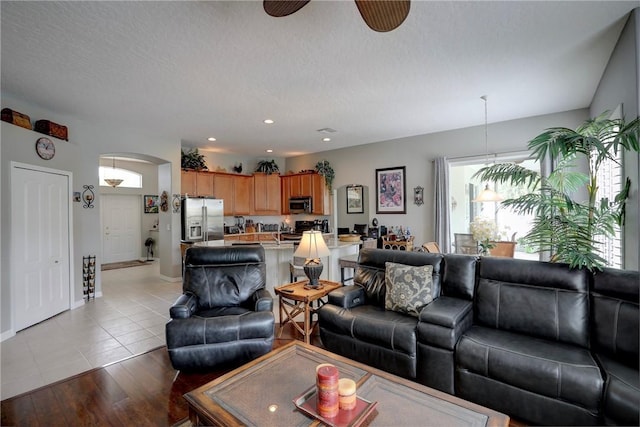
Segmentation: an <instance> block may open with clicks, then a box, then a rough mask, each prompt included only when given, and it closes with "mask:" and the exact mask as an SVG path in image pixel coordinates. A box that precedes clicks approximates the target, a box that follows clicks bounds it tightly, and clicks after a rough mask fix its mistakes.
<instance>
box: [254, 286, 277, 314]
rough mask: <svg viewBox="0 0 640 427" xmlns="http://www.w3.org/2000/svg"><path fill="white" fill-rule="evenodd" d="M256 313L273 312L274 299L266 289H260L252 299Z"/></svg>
mask: <svg viewBox="0 0 640 427" xmlns="http://www.w3.org/2000/svg"><path fill="white" fill-rule="evenodd" d="M251 301H253V310H254V311H273V297H272V296H271V292H269V291H268V290H266V289H258V290H257V291H255V292H254V293H253V295H252V297H251Z"/></svg>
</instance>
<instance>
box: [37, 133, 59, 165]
mask: <svg viewBox="0 0 640 427" xmlns="http://www.w3.org/2000/svg"><path fill="white" fill-rule="evenodd" d="M36 153H38V156H40V158H41V159H44V160H51V159H53V156H55V155H56V146H55V145H53V141H51V140H50V139H49V138H38V140H37V141H36Z"/></svg>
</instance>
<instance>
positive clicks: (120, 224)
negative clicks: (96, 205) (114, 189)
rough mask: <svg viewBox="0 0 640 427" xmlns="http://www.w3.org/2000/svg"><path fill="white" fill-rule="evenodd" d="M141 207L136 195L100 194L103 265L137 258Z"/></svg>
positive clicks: (139, 244)
mask: <svg viewBox="0 0 640 427" xmlns="http://www.w3.org/2000/svg"><path fill="white" fill-rule="evenodd" d="M141 204H142V201H141V200H140V196H135V195H133V196H121V195H117V194H104V195H102V197H101V211H100V212H101V214H102V229H103V233H102V258H103V260H102V262H103V263H109V262H121V261H131V260H133V259H138V258H140V253H141V241H140V239H141V237H140V235H141V224H140V223H141V222H142V220H141V217H140V215H141V209H140V205H141Z"/></svg>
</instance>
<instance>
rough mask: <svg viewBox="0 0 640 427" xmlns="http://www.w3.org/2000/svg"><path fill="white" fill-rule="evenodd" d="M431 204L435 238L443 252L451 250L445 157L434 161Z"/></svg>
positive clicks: (447, 171)
mask: <svg viewBox="0 0 640 427" xmlns="http://www.w3.org/2000/svg"><path fill="white" fill-rule="evenodd" d="M434 173H435V177H434V192H433V206H434V209H435V212H434V218H435V239H436V242H437V243H438V246H440V250H441V251H442V252H443V253H450V252H451V230H450V229H451V211H450V203H449V200H450V199H451V198H450V197H449V162H448V161H447V159H446V158H445V157H438V158H437V159H435V161H434Z"/></svg>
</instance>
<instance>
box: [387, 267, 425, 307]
mask: <svg viewBox="0 0 640 427" xmlns="http://www.w3.org/2000/svg"><path fill="white" fill-rule="evenodd" d="M432 274H433V266H432V265H421V266H413V265H405V264H397V263H395V262H387V263H385V275H384V281H385V285H386V287H387V294H386V297H385V304H384V305H385V309H387V310H392V311H395V312H398V313H405V314H409V315H411V316H415V317H418V316H419V315H420V311H421V310H422V309H423V308H424V307H425V306H426V305H427V304H429V303H430V302H431V301H433V292H432V288H433V280H432V277H431V276H432Z"/></svg>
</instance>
